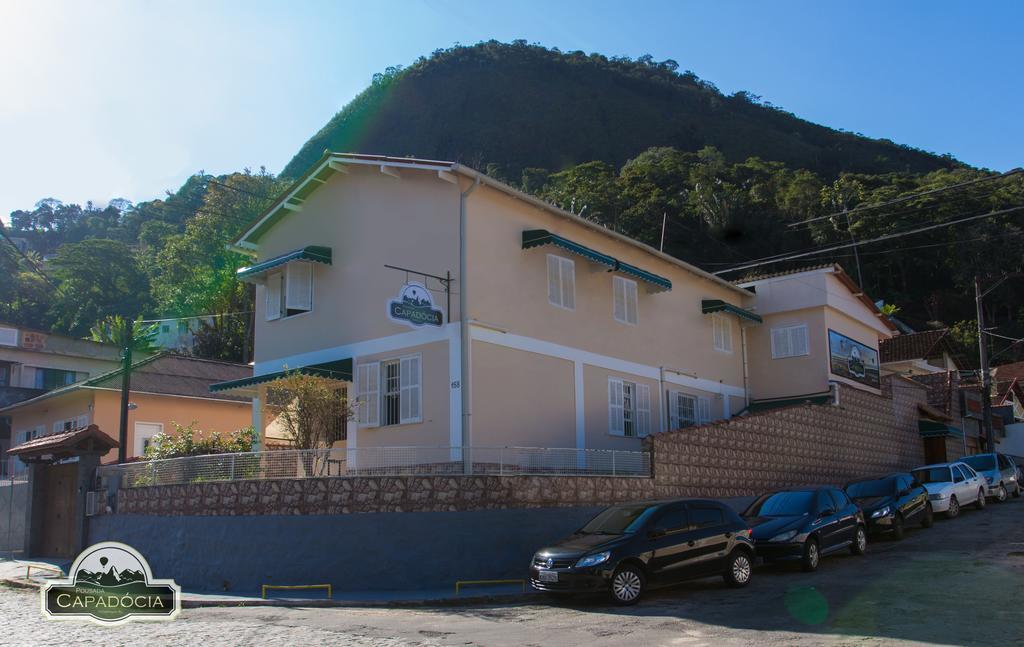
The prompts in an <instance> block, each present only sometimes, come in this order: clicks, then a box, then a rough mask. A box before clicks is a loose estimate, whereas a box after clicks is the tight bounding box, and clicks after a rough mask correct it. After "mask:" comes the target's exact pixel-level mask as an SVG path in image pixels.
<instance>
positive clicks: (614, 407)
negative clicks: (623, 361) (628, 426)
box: [608, 377, 626, 436]
mask: <svg viewBox="0 0 1024 647" xmlns="http://www.w3.org/2000/svg"><path fill="white" fill-rule="evenodd" d="M622 416H623V396H622V380H619V379H616V378H614V377H610V378H608V432H609V433H612V434H615V435H617V436H623V435H625V433H626V430H625V425H624V424H623V420H622Z"/></svg>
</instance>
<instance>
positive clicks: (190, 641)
mask: <svg viewBox="0 0 1024 647" xmlns="http://www.w3.org/2000/svg"><path fill="white" fill-rule="evenodd" d="M38 600H39V598H38V594H36V593H33V592H27V591H21V590H14V589H5V588H0V644H10V645H36V644H48V645H56V644H62V645H75V644H83V645H84V644H93V643H95V644H108V645H146V646H147V647H151V646H155V645H187V646H189V647H219V646H221V645H257V644H274V645H374V646H381V647H392V646H398V645H463V646H475V645H486V646H491V645H496V646H500V645H559V646H567V647H572V646H577V645H579V646H586V647H599V646H602V645H624V644H626V645H629V644H632V645H637V646H638V647H639V646H647V645H710V644H714V645H758V646H772V645H787V646H789V645H821V644H831V645H857V646H861V645H883V644H884V645H891V644H898V643H903V644H912V643H932V644H949V645H1024V499H1014V500H1012V501H1011V502H1010V503H1007V504H1003V505H989V506H988V508H987V509H986V510H984V511H975V510H968V511H965V513H964V514H963V515H962V516H961V517H960V518H959V519H956V520H952V521H939V522H938V523H936V525H935V527H934V528H932V529H931V530H911V531H910V532H909V533H908V537H907V538H906V539H905V540H903V541H902V542H894V541H885V540H880V541H877V542H873V543H872V544H871V545H870V546H869V550H868V555H867V556H866V557H859V558H858V557H852V556H850V555H848V554H845V553H844V554H843V555H838V556H833V557H829V558H827V559H825V560H823V562H822V566H821V568H820V569H819V571H818V572H817V573H812V574H805V573H801V572H799V571H798V570H797V569H795V568H793V567H788V566H772V567H768V568H762V569H760V570H758V571H757V573H756V575H755V579H754V581H753V582H752V583H751V585H750V586H749V587H748V588H746V589H743V590H740V591H735V590H731V589H727V588H725V587H724V585H723V584H722V583H721V580H719V579H709V580H704V581H700V582H695V583H690V584H686V585H682V586H680V587H676V588H673V589H670V590H665V591H661V592H658V593H657V594H655V595H652V596H651V597H650V598H648V599H645V600H644V601H643V602H641V603H640V604H639V605H638V606H636V607H633V608H629V609H619V608H616V607H612V606H608V605H607V604H606V603H605V602H603V601H602V600H590V601H579V602H576V603H573V604H571V605H565V606H547V605H542V604H527V605H495V606H482V607H472V608H457V609H451V608H448V609H399V610H394V609H392V610H385V609H339V608H335V609H305V608H300V609H281V608H267V607H262V608H206V609H186V610H184V611H183V612H182V614H181V616H179V618H178V620H176V621H174V622H171V623H159V624H131V625H127V626H123V627H115V628H105V627H98V626H94V625H91V624H78V623H68V622H62V623H56V622H48V621H45V620H43V619H42V618H41V617H40V612H39V606H38V605H39V602H38Z"/></svg>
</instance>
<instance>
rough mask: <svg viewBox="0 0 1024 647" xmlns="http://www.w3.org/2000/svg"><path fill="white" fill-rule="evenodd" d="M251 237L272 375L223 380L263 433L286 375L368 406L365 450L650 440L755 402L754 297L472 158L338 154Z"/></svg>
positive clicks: (612, 445)
mask: <svg viewBox="0 0 1024 647" xmlns="http://www.w3.org/2000/svg"><path fill="white" fill-rule="evenodd" d="M235 248H236V249H238V250H241V251H244V252H245V253H248V254H250V255H252V256H253V264H252V266H250V267H248V268H244V269H242V270H240V271H239V278H240V279H242V280H245V281H252V282H254V283H256V284H257V290H256V311H257V312H256V330H255V339H256V348H255V364H254V377H253V378H251V379H244V380H235V381H231V382H227V383H224V384H221V385H215V386H214V387H213V390H214V391H215V392H236V393H237V392H241V393H246V394H249V395H251V396H252V397H253V398H254V403H255V406H254V418H255V423H256V425H257V428H260V429H263V428H264V427H265V426H266V425H265V424H264V420H265V417H264V413H263V411H264V407H263V404H262V403H263V401H264V399H265V384H266V383H267V382H269V381H272V380H274V379H276V378H277V377H280V375H281V374H282V372H283V371H285V370H303V371H305V372H310V373H316V374H320V375H324V376H328V377H333V378H335V379H337V380H339V382H340V383H341V384H343V385H344V387H345V388H346V390H347V394H348V397H349V398H354V399H355V401H357V402H358V416H357V419H356V420H353V421H350V422H349V424H348V428H347V430H346V441H345V443H343V444H345V445H346V446H347V447H348V448H366V447H398V446H418V447H444V448H448V447H460V446H473V447H506V446H529V447H560V448H584V449H638V448H640V444H641V443H640V440H641V438H642V437H643V436H645V435H647V434H649V433H653V432H657V431H660V430H665V429H668V428H670V427H678V426H684V425H687V424H694V423H697V422H704V421H710V420H714V419H719V418H729V417H731V416H733V415H735V414H737V413H738V412H740V411H741V410H742V409H743V408H744V407H745V406H746V404H747V400H748V397H749V396H750V393H749V388H748V386H749V385H748V381H749V380H748V377H747V375H746V373H745V371H746V369H747V366H748V361H747V357H746V347H747V344H746V342H745V336H746V335H747V334H749V333H748V330H751V329H756V328H757V323H758V321H759V320H760V318H759V317H758V316H757V315H756V314H755V313H753V312H751V311H750V310H749V307H750V305H751V304H752V303H753V302H754V300H755V299H756V297H755V295H753V294H751V293H750V292H749V291H747V290H744V289H742V288H740V287H737V286H736V285H733V284H731V283H729V282H727V281H725V280H722V279H720V278H718V277H715V276H713V275H711V274H709V273H707V272H704V271H703V270H700V269H698V268H697V267H694V266H692V265H689V264H687V263H685V262H682V261H680V260H678V259H675V258H673V257H671V256H668V255H666V254H663V253H660V252H658V251H657V250H655V249H653V248H651V247H649V246H647V245H644V244H641V243H638V242H636V241H634V240H632V239H629V238H627V237H625V236H622V235H620V234H617V233H615V232H613V231H611V230H609V229H606V228H605V227H602V226H600V225H597V224H594V223H592V222H589V221H587V220H584V219H583V218H580V217H579V216H576V215H573V214H570V213H567V212H565V211H562V210H560V209H558V208H556V207H553V206H551V205H549V204H546V203H544V202H542V201H540V200H538V199H537V198H535V197H532V196H529V195H526V194H524V193H521V192H519V191H517V190H515V189H513V188H511V187H509V186H506V185H504V184H502V183H500V182H497V181H495V180H493V179H491V178H488V177H486V176H484V175H482V174H480V173H478V172H476V171H474V170H472V169H469V168H467V167H464V166H461V165H459V164H454V163H451V162H438V161H429V160H415V159H407V158H389V157H380V156H367V155H351V154H333V153H330V154H326V155H325V156H324V157H323V159H321V160H320V162H318V163H317V164H316V165H314V166H313V167H312V168H311V169H310V170H309V171H308V172H307V173H306V174H305V175H304V176H303V177H302V178H300V179H299V180H298V181H296V182H295V184H294V185H293V186H292V187H291V188H290V189H289V190H288V191H287V192H286V193H285V194H284V195H282V196H281V197H280V198H279V200H278V201H277V202H276V203H275V204H274V205H273V207H272V208H271V209H269V210H268V211H267V212H266V213H265V214H263V216H262V217H261V218H259V219H258V220H257V221H256V222H254V223H253V224H252V225H251V226H250V227H249V228H248V229H247V230H246V231H245V232H244V233H243V234H242V235H241V236H240V237H239V238H238V239H237V241H235ZM446 285H448V286H450V290H448V291H446V290H445V286H446Z"/></svg>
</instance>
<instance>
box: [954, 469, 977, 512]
mask: <svg viewBox="0 0 1024 647" xmlns="http://www.w3.org/2000/svg"><path fill="white" fill-rule="evenodd" d="M952 469H953V482H954V483H955V484H956V498H957V499H959V500H960V505H967V504H968V503H973V502H974V501H976V500H977V499H978V488H977V487H976V486H975V484H974V483H973V481H972V479H971V477H970V476H969V475H968V473H967V470H965V469H964V466H963V465H960V464H959V463H958V464H956V465H953V466H952Z"/></svg>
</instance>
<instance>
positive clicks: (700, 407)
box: [697, 398, 711, 424]
mask: <svg viewBox="0 0 1024 647" xmlns="http://www.w3.org/2000/svg"><path fill="white" fill-rule="evenodd" d="M697 422H698V423H700V424H706V423H709V422H711V400H709V399H707V398H697Z"/></svg>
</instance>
